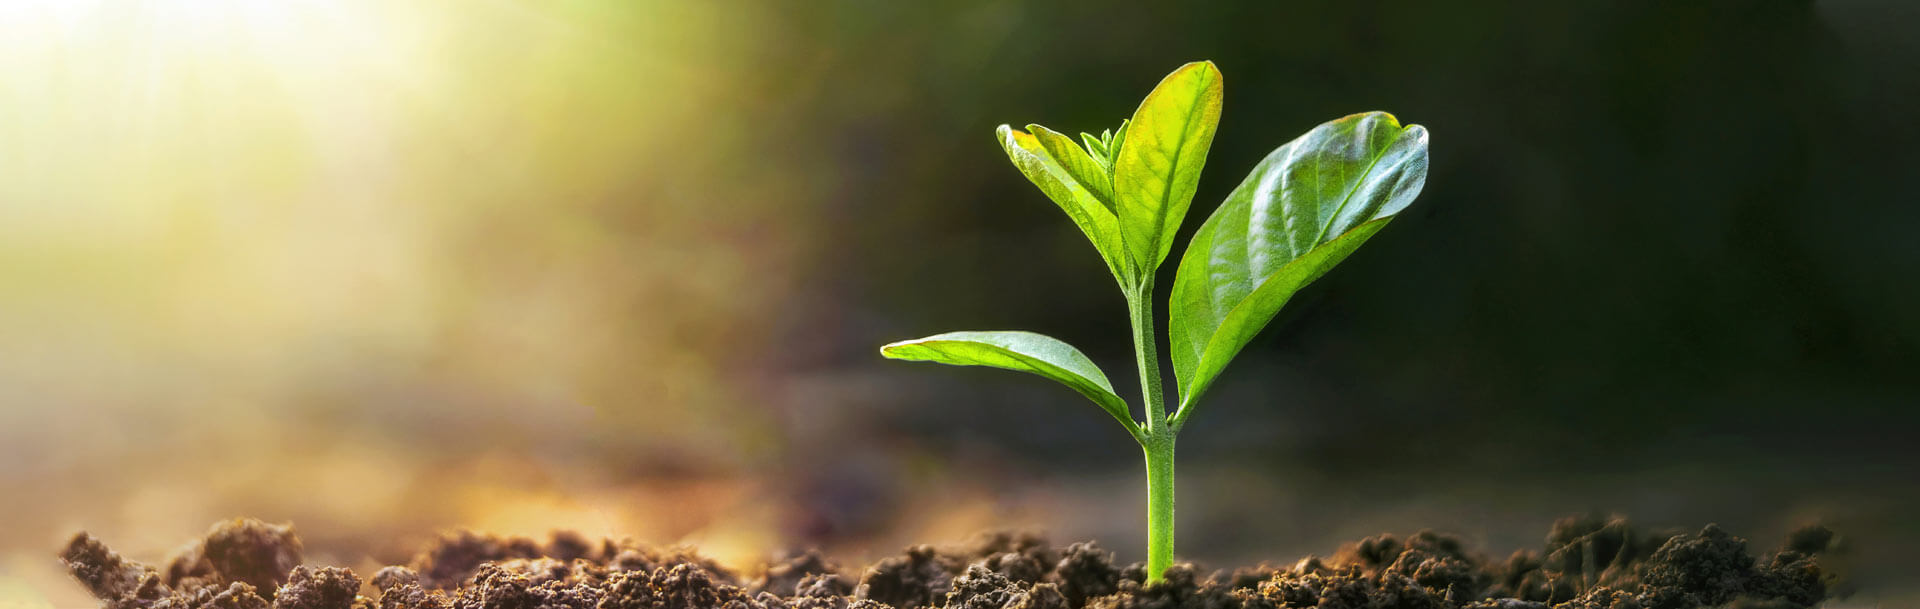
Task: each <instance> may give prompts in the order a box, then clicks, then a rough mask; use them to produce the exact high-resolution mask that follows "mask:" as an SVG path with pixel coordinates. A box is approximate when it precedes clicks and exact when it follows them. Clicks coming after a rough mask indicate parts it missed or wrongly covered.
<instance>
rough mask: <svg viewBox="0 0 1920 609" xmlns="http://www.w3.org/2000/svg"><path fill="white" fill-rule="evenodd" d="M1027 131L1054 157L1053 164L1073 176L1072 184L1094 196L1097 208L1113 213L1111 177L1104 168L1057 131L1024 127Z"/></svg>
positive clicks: (1038, 126) (1032, 126)
mask: <svg viewBox="0 0 1920 609" xmlns="http://www.w3.org/2000/svg"><path fill="white" fill-rule="evenodd" d="M1027 132H1028V133H1032V134H1033V139H1034V140H1036V141H1038V142H1040V147H1041V148H1044V149H1045V150H1046V151H1047V155H1048V156H1051V157H1053V162H1055V163H1059V164H1060V168H1061V169H1065V170H1066V172H1067V175H1069V176H1073V180H1074V181H1075V182H1079V183H1080V186H1081V187H1083V188H1086V189H1087V192H1090V193H1093V197H1094V198H1095V199H1097V200H1099V201H1100V205H1102V206H1105V207H1106V208H1107V213H1113V175H1112V174H1109V173H1107V170H1106V168H1103V167H1101V166H1100V164H1099V163H1097V162H1095V161H1094V160H1093V157H1092V156H1088V155H1087V151H1086V150H1085V149H1082V148H1081V147H1080V145H1079V144H1075V143H1073V139H1072V138H1069V137H1067V136H1065V135H1063V134H1061V133H1060V132H1058V131H1054V130H1052V129H1048V128H1046V127H1042V126H1040V125H1027Z"/></svg>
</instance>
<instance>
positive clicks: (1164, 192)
mask: <svg viewBox="0 0 1920 609" xmlns="http://www.w3.org/2000/svg"><path fill="white" fill-rule="evenodd" d="M1205 84H1206V85H1212V84H1213V75H1211V74H1208V75H1207V81H1206V83H1205ZM1199 90H1200V91H1201V92H1202V93H1201V95H1195V96H1194V98H1195V99H1198V98H1199V97H1201V96H1202V95H1204V94H1205V91H1206V87H1205V86H1202V87H1200V88H1199ZM1205 113H1206V112H1205V111H1204V110H1203V111H1201V112H1188V113H1187V117H1186V119H1185V120H1182V121H1180V139H1179V141H1178V142H1177V143H1175V144H1174V146H1173V157H1172V158H1170V159H1168V163H1167V165H1168V168H1167V169H1168V172H1167V179H1166V180H1162V182H1163V185H1162V186H1161V188H1160V191H1161V192H1160V209H1158V210H1156V211H1155V212H1154V218H1153V220H1154V221H1153V253H1151V254H1149V256H1151V257H1154V258H1159V257H1160V250H1161V247H1160V246H1161V245H1162V244H1161V243H1160V241H1161V240H1162V239H1164V238H1165V233H1166V230H1167V227H1166V224H1167V208H1168V207H1169V206H1170V205H1169V203H1171V202H1172V199H1173V182H1174V176H1177V175H1179V174H1180V153H1182V152H1185V151H1186V149H1187V134H1188V133H1191V132H1192V131H1193V121H1194V120H1195V119H1197V118H1199V115H1201V114H1205ZM1129 139H1131V138H1129ZM1120 145H1121V146H1122V147H1125V146H1126V142H1121V143H1120ZM1115 156H1118V155H1115ZM1116 186H1117V185H1116ZM1195 190H1196V191H1198V189H1197V188H1196V189H1195ZM1196 194H1197V192H1196ZM1122 232H1125V231H1122ZM1147 266H1148V267H1149V268H1152V267H1157V266H1158V264H1157V263H1156V262H1153V261H1150V262H1148V263H1147ZM1148 272H1152V271H1148Z"/></svg>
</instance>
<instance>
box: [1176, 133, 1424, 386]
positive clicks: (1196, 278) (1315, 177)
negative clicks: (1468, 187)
mask: <svg viewBox="0 0 1920 609" xmlns="http://www.w3.org/2000/svg"><path fill="white" fill-rule="evenodd" d="M1426 180H1427V130H1426V128H1424V127H1421V126H1419V125H1408V126H1405V127H1402V126H1401V125H1400V122H1399V121H1398V120H1397V119H1395V118H1394V117H1393V115H1391V114H1387V113H1385V112H1370V113H1365V114H1355V115H1353V116H1348V117H1345V118H1342V119H1339V120H1335V121H1332V122H1328V123H1325V124H1322V125H1320V126H1318V127H1315V128H1313V130H1312V131H1308V132H1307V133H1306V134H1305V135H1302V136H1300V137H1299V138H1296V139H1294V140H1293V141H1291V142H1288V143H1287V144H1286V145H1284V146H1281V147H1280V148H1278V149H1275V150H1274V151H1273V153H1271V154H1268V155H1267V158H1266V159H1265V160H1262V161H1260V165H1259V166H1257V167H1255V168H1254V170H1253V173H1252V174H1250V175H1248V176H1247V179H1246V180H1245V181H1243V182H1241V183H1240V186H1239V187H1238V188H1235V189H1234V191H1233V194H1231V195H1229V196H1228V197H1227V200H1226V202H1225V203H1222V204H1221V205H1220V208H1219V209H1217V210H1215V211H1214V212H1213V216H1212V217H1209V218H1207V222H1206V223H1205V224H1203V225H1201V226H1200V231H1199V232H1198V233H1195V234H1194V236H1193V242H1192V243H1191V244H1189V245H1188V246H1187V252H1186V254H1185V255H1184V257H1183V258H1182V259H1181V260H1180V270H1179V274H1178V275H1177V276H1176V277H1175V278H1174V283H1173V296H1172V302H1171V303H1170V304H1169V308H1170V309H1171V319H1170V325H1169V328H1168V332H1169V342H1170V343H1171V347H1170V350H1171V351H1172V352H1173V373H1174V377H1175V379H1176V380H1177V382H1178V383H1179V386H1180V410H1179V411H1177V412H1176V414H1175V415H1174V416H1175V420H1176V422H1178V421H1180V420H1184V418H1185V417H1186V416H1187V414H1188V412H1189V410H1190V408H1191V405H1192V404H1193V402H1194V400H1195V399H1196V398H1198V397H1199V395H1200V394H1201V393H1203V392H1205V391H1206V389H1207V387H1208V385H1210V384H1211V383H1212V382H1213V380H1214V378H1215V377H1216V376H1218V375H1219V374H1220V371H1221V370H1222V369H1224V368H1225V367H1226V365H1227V362H1228V361H1229V360H1231V359H1233V356H1234V355H1236V354H1238V353H1239V352H1240V349H1241V348H1243V347H1245V346H1246V345H1247V343H1248V342H1249V341H1252V340H1253V337H1254V336H1255V335H1256V334H1259V332H1260V329H1261V328H1263V327H1265V326H1266V325H1267V322H1268V321H1271V320H1272V319H1273V316H1274V315H1275V314H1276V313H1278V312H1279V311H1280V307H1281V306H1283V305H1285V304H1286V303H1287V300H1288V299H1290V298H1292V297H1293V294H1294V292H1296V291H1298V290H1299V289H1300V288H1302V287H1305V286H1306V285H1307V284H1308V283H1310V282H1312V281H1313V280H1314V279H1318V278H1319V277H1320V276H1321V275H1323V274H1325V273H1326V272H1327V270H1328V269H1331V268H1333V266H1334V265H1336V264H1339V263H1340V261H1341V260H1344V259H1346V257H1347V255H1348V254H1351V253H1353V251H1354V249H1356V248H1358V247H1360V244H1362V243H1365V242H1366V240H1367V238H1368V237H1371V236H1373V234H1374V233H1376V232H1379V231H1380V229H1381V228H1383V227H1385V226H1386V224H1387V222H1388V221H1389V220H1391V219H1393V216H1394V214H1398V213H1400V211H1401V210H1403V209H1406V207H1407V205H1408V204H1409V203H1412V202H1413V198H1414V197H1415V196H1416V195H1418V194H1420V188H1421V187H1422V186H1424V185H1425V184H1426Z"/></svg>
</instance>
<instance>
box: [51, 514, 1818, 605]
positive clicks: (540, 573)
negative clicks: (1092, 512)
mask: <svg viewBox="0 0 1920 609" xmlns="http://www.w3.org/2000/svg"><path fill="white" fill-rule="evenodd" d="M1833 540H1834V537H1833V534H1832V533H1831V532H1829V531H1827V530H1826V529H1824V528H1819V527H1809V528H1807V529H1802V530H1800V531H1796V532H1794V533H1793V534H1792V535H1791V536H1789V539H1788V543H1787V547H1785V548H1781V549H1780V550H1779V551H1776V552H1773V553H1771V554H1768V555H1766V556H1765V557H1763V558H1759V559H1756V558H1755V557H1754V555H1752V554H1749V553H1748V549H1747V543H1746V541H1745V540H1742V539H1740V538H1738V537H1734V536H1732V535H1729V534H1727V533H1726V532H1725V531H1722V530H1720V529H1719V528H1718V527H1715V526H1711V525H1709V526H1708V527H1706V528H1705V529H1702V530H1700V531H1698V532H1693V533H1684V532H1676V531H1656V530H1648V529H1643V528H1639V527H1636V526H1634V525H1632V524H1630V523H1628V522H1627V521H1626V520H1624V519H1619V518H1612V519H1607V518H1598V517H1582V518H1568V519H1563V520H1561V521H1560V522H1558V523H1556V524H1555V525H1554V527H1553V530H1552V531H1551V532H1549V533H1548V534H1547V540H1546V541H1547V543H1546V547H1545V548H1543V549H1542V550H1541V551H1537V552H1535V551H1524V550H1523V551H1520V552H1515V553H1514V554H1513V555H1512V556H1511V557H1509V558H1507V559H1506V560H1492V559H1489V558H1487V557H1485V556H1481V555H1479V554H1476V553H1473V552H1470V551H1469V550H1468V549H1466V548H1465V547H1463V546H1462V544H1461V543H1460V540H1459V539H1457V538H1454V537H1449V536H1446V535H1441V534H1436V533H1433V532H1430V531H1422V532H1419V533H1415V534H1414V535H1412V536H1410V537H1406V538H1399V537H1394V536H1391V535H1382V536H1379V537H1369V538H1367V539H1364V540H1361V541H1359V542H1358V543H1354V544H1351V545H1349V546H1347V547H1346V548H1343V549H1342V550H1341V551H1340V552H1339V553H1337V554H1336V555H1334V556H1333V557H1331V558H1328V559H1321V558H1315V557H1308V558H1305V559H1302V560H1300V561H1299V562H1297V563H1295V564H1294V565H1292V566H1291V567H1284V568H1281V567H1270V566H1265V565H1262V566H1259V567H1252V568H1243V569H1238V570H1233V571H1216V572H1212V573H1210V574H1207V573H1203V572H1202V571H1200V570H1199V569H1197V568H1196V567H1194V566H1193V565H1188V564H1182V565H1176V566H1174V567H1173V568H1172V569H1171V570H1169V571H1168V573H1167V579H1166V581H1165V582H1163V583H1161V584H1158V585H1154V586H1145V585H1142V583H1141V582H1142V581H1143V580H1144V577H1143V575H1144V573H1143V569H1142V567H1141V565H1139V564H1133V565H1117V564H1115V563H1114V562H1113V556H1112V554H1110V553H1108V552H1106V551H1104V550H1102V549H1100V547H1099V546H1097V545H1095V544H1092V543H1076V544H1072V545H1069V546H1066V547H1064V548H1061V547H1055V546H1052V545H1050V544H1048V543H1047V542H1046V541H1045V540H1042V539H1040V538H1038V537H1035V536H1032V535H1024V534H1005V533H1002V534H994V535H986V536H983V537H981V538H980V539H978V540H976V541H974V542H973V543H971V544H968V545H966V546H964V547H959V548H935V547H932V546H915V547H911V548H907V550H906V551H905V552H904V553H903V554H901V555H899V556H895V557H891V558H887V559H884V560H881V561H879V562H877V563H875V564H873V565H872V566H870V567H867V568H865V569H859V570H845V569H841V568H839V567H838V566H836V565H834V564H833V563H831V562H829V561H827V560H826V559H825V558H823V557H822V556H820V555H819V554H818V553H812V552H809V553H805V554H801V555H799V556H796V557H791V558H787V559H784V560H781V561H778V562H775V563H773V564H771V565H768V566H767V567H766V568H765V569H764V570H763V571H764V572H763V573H762V574H761V575H759V576H757V577H753V578H744V577H741V576H740V575H738V574H735V573H733V572H731V571H728V570H726V569H724V568H722V567H720V566H719V565H717V564H715V563H713V562H712V561H710V560H707V559H705V558H701V557H700V556H698V555H696V554H693V553H691V552H688V551H683V550H661V549H655V548H649V547H644V546H639V545H635V544H632V543H627V542H616V541H612V540H600V541H589V540H587V539H585V538H582V537H580V536H578V535H574V534H570V533H559V534H555V535H554V536H553V537H552V538H551V539H549V540H547V541H545V542H540V541H535V540H532V539H525V538H505V537H494V536H487V535H478V534H473V533H465V532H462V533H456V534H450V535H446V536H443V537H442V538H441V539H440V540H439V541H437V542H435V543H434V544H433V545H432V546H431V547H429V548H427V549H426V550H425V551H423V552H421V553H420V554H419V555H418V556H416V557H415V558H414V559H413V560H412V562H411V563H410V564H408V565H406V566H392V567H387V568H384V569H381V570H380V571H379V572H377V573H375V574H373V577H372V578H370V579H367V580H364V581H363V580H362V579H361V577H360V576H359V575H357V574H355V573H354V572H352V571H350V570H347V569H342V568H336V567H318V566H309V565H304V564H302V561H301V557H300V554H301V548H300V540H299V538H298V537H295V536H294V534H293V531H292V529H291V527H288V526H284V525H270V524H266V523H262V522H259V521H255V520H234V521H231V522H225V523H221V524H218V525H215V526H214V527H213V529H212V530H211V531H210V532H208V534H207V537H206V539H204V540H202V541H201V542H200V543H198V544H195V545H194V546H193V547H191V548H189V549H187V550H185V551H183V552H182V553H181V554H180V555H179V556H176V557H174V558H173V559H172V560H171V561H169V562H168V564H167V567H166V569H164V570H162V569H157V568H154V567H151V566H148V565H143V564H140V563H136V562H132V561H129V560H126V559H123V558H121V557H120V556H119V555H117V554H115V553H114V552H113V551H112V550H110V549H108V548H107V546H106V545H105V544H103V543H101V542H100V540H98V539H95V538H94V537H93V536H91V535H88V534H86V533H81V534H79V535H76V536H75V537H74V538H73V541H72V542H71V543H69V544H68V546H67V548H66V550H65V552H63V553H62V555H61V559H62V560H63V561H64V562H65V563H66V565H67V566H68V568H69V569H70V570H71V571H72V572H73V575H74V577H75V578H77V579H79V580H80V582H81V583H82V584H83V585H85V586H86V587H87V589H88V590H90V591H92V592H93V594H94V596H96V597H98V598H100V599H101V601H102V606H103V607H108V608H111V609H269V608H272V609H480V608H487V609H544V608H554V609H562V608H566V609H710V608H711V609H887V608H889V607H891V608H892V609H919V608H926V609H940V608H946V609H1282V608H1296V607H1317V608H1321V609H1548V608H1554V609H1688V608H1694V607H1731V608H1744V609H1788V608H1806V607H1812V606H1815V605H1817V604H1819V603H1820V602H1821V601H1822V600H1823V599H1825V598H1827V596H1828V593H1829V589H1830V584H1831V582H1832V576H1831V575H1830V574H1828V573H1827V572H1824V571H1822V570H1821V569H1820V566H1819V565H1818V562H1817V561H1818V558H1819V557H1820V556H1821V555H1822V554H1823V553H1825V552H1827V551H1828V550H1829V548H1830V547H1831V546H1832V545H1833Z"/></svg>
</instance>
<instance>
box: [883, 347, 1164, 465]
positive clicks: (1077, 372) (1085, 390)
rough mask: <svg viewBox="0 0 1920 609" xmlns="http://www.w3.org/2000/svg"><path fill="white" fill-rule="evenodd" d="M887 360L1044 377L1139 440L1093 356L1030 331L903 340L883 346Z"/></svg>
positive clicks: (1134, 425)
mask: <svg viewBox="0 0 1920 609" xmlns="http://www.w3.org/2000/svg"><path fill="white" fill-rule="evenodd" d="M880 354H881V355H884V356H886V357H889V358H893V359H899V360H908V361H916V362H937V363H942V364H952V365H956V366H991V367H994V368H1004V369H1007V370H1017V371H1020V372H1031V373H1034V374H1038V375H1040V376H1044V377H1047V378H1050V379H1053V380H1055V381H1058V382H1059V383H1061V384H1063V385H1066V386H1067V387H1070V388H1072V389H1073V390H1074V391H1078V392H1080V395H1084V396H1087V399H1089V400H1093V403H1094V404H1096V405H1099V406H1100V408H1101V409H1102V410H1106V411H1107V414H1110V415H1113V418H1114V419H1115V420H1118V421H1120V425H1122V426H1124V427H1126V428H1127V432H1128V433H1131V434H1133V436H1134V437H1135V438H1136V439H1138V438H1140V437H1141V435H1140V426H1139V424H1138V423H1135V422H1134V420H1133V415H1132V414H1131V413H1130V412H1129V411H1128V409H1127V402H1126V400H1122V399H1120V396H1119V395H1116V394H1114V392H1113V384H1112V383H1110V382H1108V381H1107V375H1106V374H1104V373H1102V372H1100V367H1099V366H1095V365H1094V364H1093V361H1092V360H1089V359H1087V356H1086V355H1085V354H1082V353H1080V350H1079V349H1075V348H1073V345H1069V344H1067V343H1064V342H1061V341H1060V340H1058V339H1055V338H1052V337H1049V336H1046V335H1043V334H1035V333H1032V332H1019V331H997V332H948V333H946V334H936V335H933V336H929V337H926V338H922V339H918V340H907V341H900V342H897V343H893V344H889V345H887V346H884V347H881V348H880Z"/></svg>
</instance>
